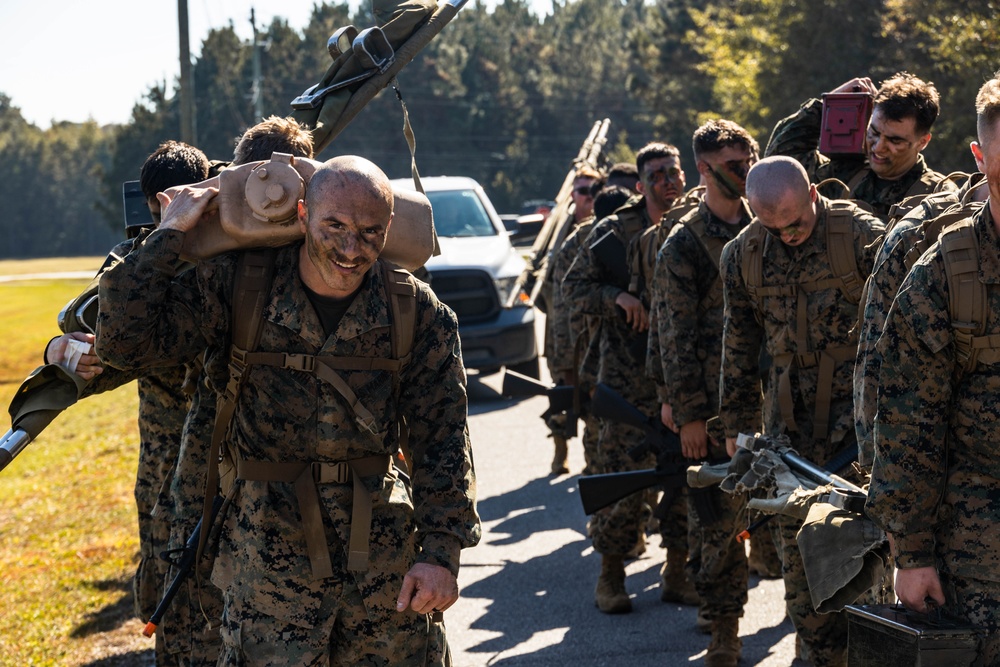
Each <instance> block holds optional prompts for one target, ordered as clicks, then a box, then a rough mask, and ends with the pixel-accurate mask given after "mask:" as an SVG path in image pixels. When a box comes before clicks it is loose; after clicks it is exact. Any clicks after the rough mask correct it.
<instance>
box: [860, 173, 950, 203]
mask: <svg viewBox="0 0 1000 667" xmlns="http://www.w3.org/2000/svg"><path fill="white" fill-rule="evenodd" d="M871 171H872V170H871V167H864V168H863V169H860V170H858V173H856V174H854V176H852V177H851V180H850V181H848V182H847V191H848V192H854V189H855V188H856V187H858V186H859V185H861V181H863V180H865V178H866V177H867V176H868V174H870V173H871ZM949 178H950V177H945V178H941V175H940V174H939V173H937V172H936V171H933V170H931V169H925V170H924V173H922V174H920V178H918V179H917V180H916V181H915V182H914V183H913V185H911V186H910V188H909V189H908V190H907V191H906V194H905V195H903V199H906V198H907V197H912V196H913V195H926V194H930V193H931V192H938V191H939V190H940V189H941V183H943V182H945V181H947V180H949ZM900 201H902V200H900Z"/></svg>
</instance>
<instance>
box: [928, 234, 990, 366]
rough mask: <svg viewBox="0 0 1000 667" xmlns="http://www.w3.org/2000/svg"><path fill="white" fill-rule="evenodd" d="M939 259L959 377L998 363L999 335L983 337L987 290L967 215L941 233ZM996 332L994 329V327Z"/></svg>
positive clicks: (974, 236)
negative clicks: (944, 284) (980, 364)
mask: <svg viewBox="0 0 1000 667" xmlns="http://www.w3.org/2000/svg"><path fill="white" fill-rule="evenodd" d="M940 243H941V258H942V260H943V261H944V270H945V278H946V279H947V281H948V310H949V313H950V315H951V326H952V330H953V333H954V336H955V357H956V359H957V360H958V362H959V364H960V365H961V366H960V373H971V372H973V371H974V370H975V369H976V366H977V365H978V364H979V363H980V362H983V363H990V364H992V363H996V362H997V361H1000V333H992V334H988V333H986V327H987V324H988V323H989V319H990V317H989V316H990V313H989V310H988V304H989V301H988V298H989V295H988V293H987V286H986V285H985V284H984V283H983V282H982V281H981V280H979V244H978V242H977V240H976V228H975V222H974V217H972V216H970V215H968V214H967V215H966V216H965V218H964V219H963V220H962V221H961V222H957V223H955V224H953V225H951V226H950V227H948V228H947V229H945V230H944V231H943V232H942V233H941V237H940ZM994 328H995V327H994Z"/></svg>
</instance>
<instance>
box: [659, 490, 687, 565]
mask: <svg viewBox="0 0 1000 667" xmlns="http://www.w3.org/2000/svg"><path fill="white" fill-rule="evenodd" d="M672 493H673V498H672V499H671V501H670V504H669V505H667V506H666V507H664V508H662V509H660V508H659V507H657V509H656V510H655V511H656V513H657V514H658V515H659V514H660V513H661V512H662V513H663V515H662V516H659V517H658V518H659V520H660V539H661V540H662V544H663V548H664V549H667V550H668V551H669V550H670V549H674V550H676V551H683V552H690V551H691V535H690V532H689V531H688V490H687V487H682V488H679V489H675V490H674V491H673V492H672ZM662 504H663V503H662V501H661V502H660V505H662Z"/></svg>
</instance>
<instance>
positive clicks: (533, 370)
mask: <svg viewBox="0 0 1000 667" xmlns="http://www.w3.org/2000/svg"><path fill="white" fill-rule="evenodd" d="M507 370H509V371H514V372H515V373H520V374H521V375H527V376H528V377H531V378H535V379H536V380H537V379H539V378H540V377H541V376H542V373H541V369H540V367H539V365H538V357H535V358H533V359H528V360H527V361H522V362H521V363H519V364H512V365H510V366H507Z"/></svg>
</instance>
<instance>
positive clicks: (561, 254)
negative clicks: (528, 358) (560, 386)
mask: <svg viewBox="0 0 1000 667" xmlns="http://www.w3.org/2000/svg"><path fill="white" fill-rule="evenodd" d="M594 222H595V221H594V218H593V217H590V218H587V219H585V220H582V221H580V223H579V224H577V225H576V226H575V227H574V228H573V231H572V232H570V233H569V234H568V235H567V236H566V239H565V240H564V241H563V243H562V245H561V246H559V247H558V248H556V250H555V252H553V253H552V263H551V265H550V268H549V274H548V276H549V278H550V279H551V283H552V291H551V294H552V299H551V304H552V306H551V307H550V308H549V312H548V320H550V321H551V326H550V327H549V329H548V333H547V334H546V339H545V343H546V352H545V356H546V358H547V360H548V363H549V370H550V371H551V372H552V374H553V377H556V376H557V374H558V375H560V376H565V375H576V347H575V342H576V338H577V337H578V336H579V335H580V334H581V332H583V331H586V330H587V325H586V323H585V320H586V318H585V316H583V315H582V314H581V313H576V312H574V311H573V310H572V309H571V308H570V307H569V304H568V303H567V302H566V299H565V297H564V296H563V292H562V281H563V278H564V277H565V276H566V272H567V271H568V270H569V267H570V266H571V265H572V264H573V260H574V259H575V258H576V253H577V251H578V250H579V249H580V246H581V245H582V244H583V241H584V240H585V239H586V238H587V235H588V234H589V233H590V230H591V229H592V228H593V226H594Z"/></svg>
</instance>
